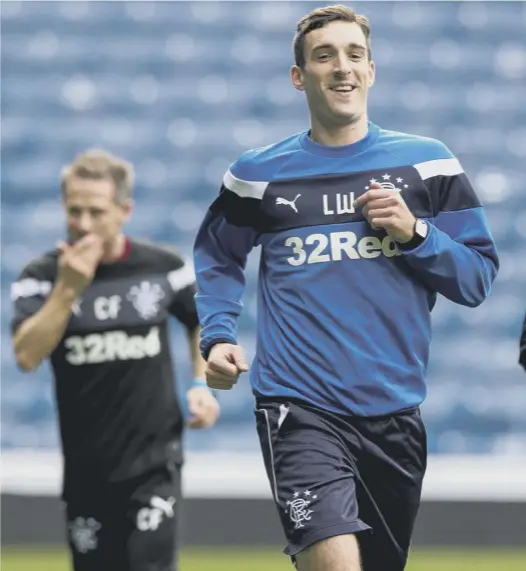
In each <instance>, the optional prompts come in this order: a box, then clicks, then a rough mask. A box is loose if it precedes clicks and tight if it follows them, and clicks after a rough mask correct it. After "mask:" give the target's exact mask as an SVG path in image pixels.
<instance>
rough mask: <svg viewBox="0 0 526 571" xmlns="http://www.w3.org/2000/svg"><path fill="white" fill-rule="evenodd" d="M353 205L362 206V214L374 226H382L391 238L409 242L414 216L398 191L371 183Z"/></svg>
mask: <svg viewBox="0 0 526 571" xmlns="http://www.w3.org/2000/svg"><path fill="white" fill-rule="evenodd" d="M354 205H355V207H359V206H363V215H364V216H365V219H366V220H367V222H369V224H370V225H371V226H372V227H373V228H374V229H376V228H383V229H384V230H385V231H386V232H387V233H388V234H389V236H391V238H393V240H396V241H397V242H409V240H411V238H412V237H413V235H414V228H415V222H416V218H415V216H414V214H413V213H412V212H411V211H410V210H409V207H408V206H407V204H406V203H405V201H404V199H403V198H402V196H401V195H400V193H399V192H396V191H392V190H386V189H384V188H382V187H381V186H380V185H379V184H378V183H373V184H371V186H370V187H369V190H368V191H367V192H366V193H365V194H362V195H361V196H360V197H358V198H357V199H356V201H355V203H354Z"/></svg>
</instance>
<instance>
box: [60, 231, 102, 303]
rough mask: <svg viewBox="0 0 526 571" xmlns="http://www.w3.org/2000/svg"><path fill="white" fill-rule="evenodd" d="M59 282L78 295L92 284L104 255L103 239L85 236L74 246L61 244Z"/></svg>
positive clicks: (89, 235)
mask: <svg viewBox="0 0 526 571" xmlns="http://www.w3.org/2000/svg"><path fill="white" fill-rule="evenodd" d="M57 247H58V248H59V250H61V251H62V254H61V255H60V258H59V276H58V277H59V280H60V281H61V282H62V283H63V284H64V285H65V286H66V287H69V288H72V289H73V290H74V291H75V292H76V293H77V294H80V293H82V291H83V290H84V288H85V287H86V286H87V285H88V284H89V283H91V281H92V280H93V276H94V275H95V271H96V269H97V266H98V265H99V262H100V259H101V258H102V254H103V244H102V239H101V238H100V237H99V236H96V235H95V234H88V235H86V236H83V237H82V238H81V239H80V240H78V242H75V243H74V244H66V243H65V242H60V243H59V244H58V245H57Z"/></svg>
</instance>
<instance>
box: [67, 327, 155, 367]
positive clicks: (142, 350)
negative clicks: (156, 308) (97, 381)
mask: <svg viewBox="0 0 526 571" xmlns="http://www.w3.org/2000/svg"><path fill="white" fill-rule="evenodd" d="M64 346H65V347H66V349H67V350H68V351H67V353H66V356H65V359H66V361H67V362H68V363H69V364H70V365H75V366H78V365H88V364H95V363H106V362H108V361H129V360H132V359H146V358H148V357H155V356H156V355H158V354H159V353H160V352H161V338H160V335H159V328H158V327H152V328H151V329H150V331H149V332H148V334H147V335H144V336H143V335H128V334H127V333H126V332H125V331H106V332H105V333H92V334H90V335H85V336H80V335H73V336H71V337H67V338H66V339H65V340H64Z"/></svg>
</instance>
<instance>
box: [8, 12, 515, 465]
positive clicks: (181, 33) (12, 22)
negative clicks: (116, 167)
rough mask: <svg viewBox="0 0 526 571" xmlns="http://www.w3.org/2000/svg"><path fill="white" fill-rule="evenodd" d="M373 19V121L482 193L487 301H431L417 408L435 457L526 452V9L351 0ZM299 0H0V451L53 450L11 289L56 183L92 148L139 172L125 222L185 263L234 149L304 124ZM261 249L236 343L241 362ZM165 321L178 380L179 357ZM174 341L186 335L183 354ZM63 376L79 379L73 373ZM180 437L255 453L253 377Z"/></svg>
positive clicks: (50, 413) (49, 408)
mask: <svg viewBox="0 0 526 571" xmlns="http://www.w3.org/2000/svg"><path fill="white" fill-rule="evenodd" d="M351 5H352V6H353V7H355V8H356V9H357V10H358V11H359V12H363V13H365V14H367V15H368V16H369V17H370V19H371V22H372V26H373V44H372V45H373V57H374V59H375V60H376V64H377V70H378V74H377V83H376V86H375V88H374V89H373V92H372V96H371V119H372V120H373V121H375V122H376V123H378V124H380V125H381V126H383V127H386V128H390V129H395V130H402V131H409V132H414V133H418V134H422V135H427V136H432V137H437V138H439V139H442V140H443V141H444V142H445V143H446V144H447V145H448V146H449V147H450V148H451V149H452V150H453V151H454V152H455V153H456V154H457V155H458V156H459V158H460V160H461V162H462V163H463V166H464V168H465V170H466V172H467V173H468V175H469V176H470V177H471V179H472V181H473V182H474V183H475V185H476V187H477V189H478V191H479V193H480V196H481V197H482V199H483V201H484V203H485V205H486V208H487V214H488V217H489V220H490V224H491V227H492V230H493V233H494V236H495V239H496V240H497V243H498V247H499V252H500V256H501V261H502V269H501V272H500V275H499V278H498V280H497V283H496V284H495V286H494V290H493V293H492V296H491V297H490V299H489V300H488V301H487V302H486V303H485V304H484V305H483V306H481V307H480V308H478V309H476V310H473V309H465V308H460V307H458V306H455V305H453V304H451V303H449V302H444V301H443V300H440V301H439V303H438V305H437V307H436V310H435V312H434V324H435V334H434V341H433V347H432V350H433V351H432V360H431V364H430V370H429V396H428V400H427V402H426V404H425V406H424V414H425V418H426V421H427V425H428V427H429V449H430V451H431V452H436V453H494V452H499V453H509V454H515V453H519V452H523V453H524V452H526V415H525V414H524V411H525V410H526V391H525V389H524V383H525V381H526V378H525V376H524V374H523V373H522V371H521V370H519V367H518V365H517V356H518V335H519V327H520V322H521V319H522V317H523V314H524V311H525V310H526V295H525V293H526V264H525V263H524V261H525V259H526V248H525V243H526V194H525V190H524V182H525V179H526V168H525V165H526V105H525V102H526V49H525V44H524V30H525V27H526V5H525V4H524V3H520V2H517V3H515V2H495V3H486V4H481V3H471V2H463V3H450V2H443V3H442V2H433V3H420V4H418V5H416V4H414V3H409V2H392V3H376V2H356V3H353V4H351ZM313 7H314V4H313V3H307V2H279V3H273V2H272V3H271V2H267V3H263V2H261V3H260V2H257V3H252V2H213V3H209V2H192V3H186V2H151V1H148V2H3V3H2V80H3V81H2V95H1V96H2V172H1V185H2V288H1V296H2V297H1V301H2V309H1V335H2V346H3V351H2V357H1V358H2V411H1V412H2V447H4V449H5V448H24V447H30V448H34V447H37V448H43V449H45V448H51V449H54V448H56V447H57V443H58V437H57V430H56V421H55V412H54V406H53V393H52V386H51V381H50V374H49V370H48V368H47V366H42V367H41V368H40V369H39V370H38V372H36V373H34V374H33V375H25V376H23V375H22V374H21V373H20V372H19V371H18V370H17V368H16V366H15V363H14V360H13V356H12V354H11V351H10V349H9V347H10V338H9V319H10V312H11V308H10V299H9V285H10V282H11V281H12V280H14V279H15V278H16V275H17V273H18V271H19V270H20V268H21V267H22V265H23V264H25V263H26V262H27V261H28V260H29V259H30V258H32V257H33V256H36V255H38V254H39V253H40V252H41V251H42V250H43V249H47V248H52V247H53V245H54V244H55V242H56V240H57V239H59V238H60V237H61V236H62V232H63V218H62V213H61V211H60V202H59V189H58V175H59V171H60V169H61V167H62V165H63V164H64V163H65V162H67V161H69V160H71V159H72V158H73V157H74V155H75V154H76V153H78V152H80V151H82V150H84V149H85V148H87V147H92V146H98V147H105V148H107V149H109V150H111V151H112V152H114V153H117V154H120V155H122V156H124V157H125V158H127V159H128V160H131V161H132V162H133V163H134V164H135V167H136V173H137V186H136V212H135V217H134V219H133V222H132V223H131V224H130V227H129V231H130V232H131V233H133V234H134V235H138V236H147V237H149V238H152V239H154V240H159V241H163V242H167V243H170V244H175V245H177V246H178V247H179V248H180V250H181V251H182V252H183V253H184V254H186V255H189V254H190V253H191V247H192V242H193V238H194V234H195V231H196V229H197V226H198V224H199V222H200V220H201V218H202V216H203V214H204V211H205V209H206V207H207V205H208V203H209V202H210V201H211V200H212V199H213V197H214V196H215V194H216V192H217V189H218V185H219V182H220V179H221V176H222V174H223V171H224V170H225V168H226V167H227V166H228V164H229V163H230V162H231V161H232V160H233V159H234V158H235V157H236V156H237V155H238V154H239V153H240V152H242V151H243V150H245V149H247V148H249V147H253V146H259V145H264V144H268V143H271V142H273V141H275V140H277V139H279V138H280V137H284V136H287V135H289V134H292V133H294V132H297V131H300V130H303V129H304V128H305V127H306V124H307V114H306V107H305V104H304V101H303V99H302V97H301V95H300V94H297V93H296V92H294V90H293V89H292V88H291V87H290V86H289V83H288V69H289V66H290V63H291V50H290V42H291V38H292V31H293V29H294V24H295V22H296V20H297V19H298V18H299V17H300V16H301V15H303V14H304V13H305V12H307V11H308V10H310V9H312V8H313ZM257 257H258V255H257V253H255V255H253V256H252V259H251V262H250V264H249V278H248V288H247V292H246V296H245V303H246V310H245V313H244V315H243V317H242V319H241V322H240V331H241V339H242V341H243V343H244V344H245V346H246V347H247V350H248V354H249V355H252V354H253V349H254V326H255V303H254V297H255V284H256V270H257ZM181 339H182V337H181V336H180V334H179V333H178V332H177V331H175V340H176V342H177V345H178V347H177V349H176V354H177V356H178V365H177V368H178V372H179V376H180V378H181V379H184V378H185V377H188V375H189V367H188V362H187V355H186V349H185V347H184V346H183V345H181V344H180V341H181ZM179 345H181V346H179ZM72 382H73V380H72ZM222 403H223V410H224V414H223V418H222V420H221V422H220V425H219V428H218V429H217V430H215V431H211V432H209V433H207V434H206V436H203V435H202V434H200V435H191V436H190V435H189V446H190V448H192V449H199V450H212V449H218V448H219V449H225V448H226V447H229V448H230V449H235V450H246V449H249V448H251V449H252V448H253V447H254V446H255V443H256V440H255V437H254V429H253V422H252V398H251V394H250V390H249V387H248V383H247V382H241V383H240V384H239V385H238V387H236V389H235V390H234V391H232V392H231V393H228V394H225V395H223V396H222Z"/></svg>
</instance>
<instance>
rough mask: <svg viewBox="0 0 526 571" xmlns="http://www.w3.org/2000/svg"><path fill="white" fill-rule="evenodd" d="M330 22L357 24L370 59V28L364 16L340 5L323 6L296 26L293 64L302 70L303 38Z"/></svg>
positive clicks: (303, 55) (303, 64) (303, 60)
mask: <svg viewBox="0 0 526 571" xmlns="http://www.w3.org/2000/svg"><path fill="white" fill-rule="evenodd" d="M330 22H349V23H351V24H358V25H359V26H360V28H361V29H362V31H363V34H364V36H365V40H366V42H367V57H368V58H369V59H371V42H370V36H371V26H370V25H369V20H368V19H367V17H366V16H360V15H359V14H356V12H355V11H354V10H353V9H352V8H347V6H342V5H341V4H338V5H334V6H324V7H323V8H316V9H315V10H312V12H309V13H308V14H307V15H305V16H303V18H301V20H300V21H299V22H298V24H297V26H296V33H295V34H294V41H293V44H292V45H293V49H294V62H295V64H296V65H297V66H299V67H301V68H303V67H304V66H305V51H304V50H305V37H306V36H307V34H308V33H310V32H312V31H313V30H319V29H320V28H325V26H326V25H327V24H329V23H330Z"/></svg>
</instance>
